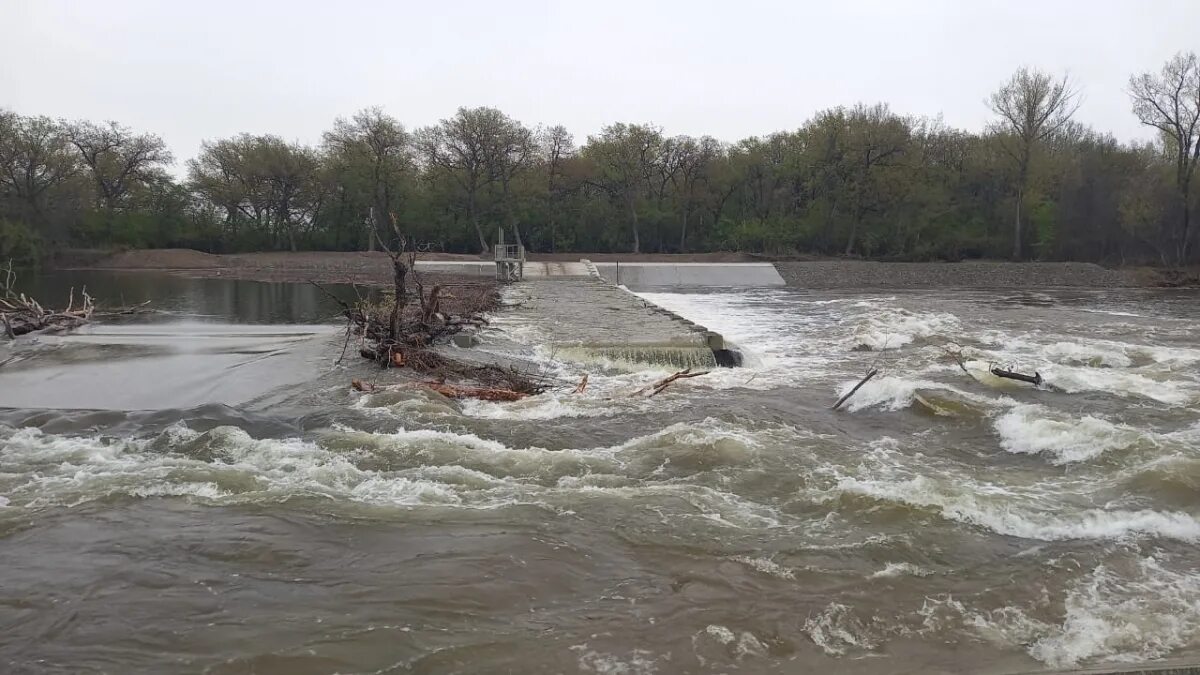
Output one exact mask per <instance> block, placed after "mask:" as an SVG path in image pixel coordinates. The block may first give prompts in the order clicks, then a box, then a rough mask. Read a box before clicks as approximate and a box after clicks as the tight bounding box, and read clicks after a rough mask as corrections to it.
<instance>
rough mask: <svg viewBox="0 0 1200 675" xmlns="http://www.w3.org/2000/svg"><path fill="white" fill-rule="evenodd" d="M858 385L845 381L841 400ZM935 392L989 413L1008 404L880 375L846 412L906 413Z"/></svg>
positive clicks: (937, 384) (950, 388)
mask: <svg viewBox="0 0 1200 675" xmlns="http://www.w3.org/2000/svg"><path fill="white" fill-rule="evenodd" d="M858 382H859V380H846V381H843V382H842V383H841V385H840V386H839V387H838V389H837V396H838V397H839V398H840V397H842V396H845V395H846V394H848V393H850V390H852V389H853V388H854V386H855V385H857V384H858ZM931 390H936V391H947V392H952V393H954V394H955V395H956V396H960V397H962V398H963V399H964V400H967V401H970V402H971V403H973V404H978V405H979V406H981V407H982V408H984V409H985V410H986V409H989V408H993V407H995V406H997V405H1004V404H1005V402H1004V401H1002V400H997V399H993V398H989V397H986V396H981V395H979V394H976V393H974V392H971V391H967V390H965V389H959V388H958V387H955V386H952V385H948V384H945V383H943V382H938V381H935V380H926V379H910V378H907V377H902V376H896V375H877V376H875V377H873V378H871V379H870V380H869V381H868V382H867V383H866V384H864V385H863V386H862V387H860V388H859V389H858V391H856V392H854V396H852V397H850V399H849V400H848V401H846V403H845V404H844V405H843V409H844V410H848V411H849V412H858V411H860V410H867V409H870V408H879V409H881V410H888V411H893V412H894V411H897V410H904V409H906V408H908V407H910V406H912V404H913V402H914V401H915V400H916V397H917V394H918V393H919V392H922V391H931Z"/></svg>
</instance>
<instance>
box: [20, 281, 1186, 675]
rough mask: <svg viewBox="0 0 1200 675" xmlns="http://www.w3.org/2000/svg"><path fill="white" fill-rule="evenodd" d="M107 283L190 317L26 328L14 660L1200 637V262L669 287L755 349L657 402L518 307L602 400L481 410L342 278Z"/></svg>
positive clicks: (692, 650) (996, 669)
mask: <svg viewBox="0 0 1200 675" xmlns="http://www.w3.org/2000/svg"><path fill="white" fill-rule="evenodd" d="M83 280H84V279H67V278H65V277H61V276H60V277H56V278H55V280H54V281H53V282H47V283H48V285H47V283H42V284H41V285H39V286H38V288H41V289H43V290H45V289H48V288H51V287H53V288H61V287H62V286H65V285H67V284H68V283H74V282H77V281H78V282H81V281H83ZM89 280H90V281H91V283H92V288H100V289H101V290H100V291H97V292H98V293H101V294H102V295H107V296H108V297H110V298H112V299H114V301H115V300H116V299H117V298H118V297H123V298H124V300H125V301H126V302H134V301H141V300H143V299H151V300H154V301H155V304H156V306H161V307H163V308H165V309H169V310H170V312H171V313H170V314H168V315H166V316H165V317H164V316H154V317H149V318H138V317H135V318H133V319H131V320H127V321H125V322H122V323H120V324H118V325H107V324H105V325H97V326H93V327H90V328H88V329H86V330H83V331H80V333H79V334H78V335H71V336H63V337H46V338H41V339H39V341H38V342H37V343H36V344H34V345H32V346H25V347H19V348H17V349H15V350H14V349H13V348H12V347H11V346H0V361H4V360H5V358H8V355H9V353H10V352H12V354H13V355H16V356H18V357H21V358H23V359H24V360H18V361H16V362H14V363H10V364H9V365H6V366H4V367H2V368H0V405H4V406H7V407H5V408H0V671H3V672H5V673H14V674H26V673H28V674H35V673H36V674H42V673H114V674H117V673H119V674H133V673H156V674H157V673H209V674H212V675H225V674H233V673H257V674H260V675H267V674H269V675H303V674H308V673H312V674H317V673H322V674H324V673H335V672H336V673H347V674H349V673H356V674H358V673H361V674H366V673H406V672H420V673H474V672H511V673H558V672H584V673H609V674H618V673H619V674H626V673H627V674H638V673H725V672H747V673H758V672H768V673H769V672H779V673H794V672H845V673H896V672H910V673H956V672H964V671H970V672H981V673H1012V672H1031V671H1038V670H1043V669H1050V670H1054V669H1066V668H1072V667H1076V666H1088V665H1094V664H1099V663H1107V662H1125V663H1130V662H1143V661H1152V660H1157V659H1175V660H1178V659H1188V658H1193V657H1200V565H1198V564H1197V548H1196V547H1197V543H1200V499H1198V496H1200V410H1198V409H1197V402H1198V401H1200V372H1198V367H1200V331H1198V330H1197V328H1198V323H1197V317H1200V296H1198V295H1197V294H1196V293H1194V292H1187V291H1143V290H1122V291H1105V292H1101V291H1078V290H1073V291H1044V292H1026V293H1014V292H1012V291H1004V292H987V291H936V292H935V291H911V292H904V291H895V292H879V291H866V292H826V291H822V292H808V291H803V290H794V289H770V290H763V289H756V290H745V289H742V290H732V289H702V290H692V291H689V292H678V289H674V290H673V289H644V290H642V291H641V293H642V295H643V297H644V298H646V299H648V300H650V301H652V302H654V303H657V304H659V305H661V306H663V307H666V308H668V309H670V310H673V311H675V312H677V313H679V314H681V315H683V316H685V317H687V318H689V319H692V320H695V321H697V322H700V323H703V324H705V325H706V326H708V327H709V328H712V329H714V330H717V331H720V332H722V333H723V334H724V335H725V336H726V337H727V338H729V339H730V340H732V341H733V342H735V343H736V344H737V345H738V346H739V347H740V348H741V349H742V350H743V352H744V353H745V357H746V367H744V368H740V369H724V370H719V371H716V372H713V373H710V374H708V375H705V376H702V377H699V378H695V379H692V380H687V381H682V382H680V383H677V384H676V385H675V386H673V387H672V388H670V389H668V390H667V391H666V392H664V393H663V394H662V395H661V396H658V397H655V398H653V399H645V398H629V397H628V396H627V393H628V392H630V391H632V390H634V389H637V388H638V387H640V386H642V385H644V384H646V383H647V382H649V381H651V380H653V379H655V378H656V377H661V374H662V372H663V371H662V370H659V369H656V368H654V367H652V366H645V365H642V366H636V365H631V364H622V363H608V364H596V363H591V364H588V365H586V366H585V365H581V364H574V363H571V362H569V361H565V360H562V359H560V358H558V357H557V356H556V355H555V354H554V353H553V352H549V351H547V350H545V349H544V348H542V347H541V346H540V345H541V344H542V342H543V341H544V338H545V337H546V336H547V333H548V331H549V330H551V329H548V328H547V327H545V326H542V325H533V324H530V323H528V322H523V321H522V319H521V316H520V313H519V312H509V313H504V314H501V315H500V316H498V317H497V318H496V320H495V321H494V322H493V326H492V328H490V329H488V330H487V331H485V333H484V334H483V343H482V344H481V345H480V347H479V349H482V350H488V349H503V350H508V351H511V350H513V349H519V350H524V352H525V353H526V354H527V355H528V357H529V358H533V359H536V360H538V361H539V362H540V363H541V367H542V368H544V369H545V370H546V371H547V372H550V373H553V374H555V375H557V376H559V377H561V378H562V379H563V380H566V381H574V380H577V379H578V378H579V376H580V375H581V374H582V373H583V372H585V371H586V372H589V373H590V385H589V388H588V390H587V392H586V393H585V394H583V395H575V394H572V393H570V392H569V391H568V390H564V391H560V392H553V393H550V394H546V395H542V396H539V397H535V398H531V399H527V400H524V401H520V402H516V403H484V402H463V403H459V402H451V401H447V400H444V399H442V398H440V397H439V396H437V395H435V394H431V393H427V392H423V391H421V390H419V389H414V388H407V387H406V388H398V389H393V390H386V391H380V392H375V393H358V392H355V391H352V390H351V389H350V387H349V386H347V384H348V381H349V379H350V378H351V377H365V378H376V377H379V379H380V381H381V382H382V381H384V378H383V377H380V376H379V375H378V372H377V371H374V370H372V369H371V367H370V366H369V365H368V364H365V363H360V362H358V359H348V360H347V361H346V362H343V363H342V364H340V365H339V364H335V361H336V359H337V356H338V353H339V352H340V350H341V347H342V343H343V335H342V332H341V327H340V326H338V325H337V324H335V323H332V322H331V319H330V317H331V316H332V315H333V314H334V313H335V311H336V307H330V306H329V304H328V302H327V301H326V300H324V299H322V298H321V296H320V295H319V294H315V293H313V291H314V290H315V289H312V288H311V287H304V286H295V285H284V284H254V283H253V282H232V281H225V280H179V279H174V278H166V277H154V276H148V275H137V274H135V275H124V276H122V275H113V276H111V277H109V276H105V275H99V276H93V277H89ZM341 292H346V289H342V291H341ZM231 298H234V299H235V300H231ZM238 298H240V300H237V299H238ZM251 306H253V307H254V309H248V308H249V307H251ZM947 349H951V350H956V351H960V352H961V353H962V355H963V357H964V365H965V366H966V370H967V372H964V370H963V369H960V367H959V366H958V365H957V364H956V363H955V361H954V360H953V359H951V358H949V357H948V356H947V354H946V350H947ZM24 357H29V358H24ZM992 364H996V365H1003V366H1011V367H1013V368H1017V369H1020V370H1022V371H1037V372H1040V373H1041V375H1042V376H1043V378H1044V379H1045V381H1046V383H1047V384H1046V386H1044V387H1042V388H1040V389H1034V388H1032V387H1031V386H1029V385H1025V384H1020V383H1014V382H1011V381H1004V380H998V379H997V378H995V377H994V376H992V375H990V373H989V372H988V368H989V366H990V365H992ZM871 367H877V368H879V369H880V374H879V375H878V376H877V377H875V378H874V379H873V380H872V381H870V382H869V383H868V384H866V385H865V386H864V387H863V388H862V389H861V390H859V391H858V392H857V393H856V394H855V395H854V396H853V397H852V398H851V399H850V400H849V402H848V403H847V404H846V406H845V407H844V408H843V409H842V410H840V411H837V412H834V411H831V410H830V405H831V404H832V403H833V401H834V400H836V399H837V398H838V396H839V395H840V394H842V393H845V392H847V391H849V389H850V387H852V386H853V385H854V384H855V383H856V382H857V381H858V380H859V378H860V377H862V375H863V374H864V373H865V372H866V371H867V370H868V369H869V368H871ZM56 392H57V393H56ZM212 401H218V402H215V403H214V402H212ZM64 402H65V403H64Z"/></svg>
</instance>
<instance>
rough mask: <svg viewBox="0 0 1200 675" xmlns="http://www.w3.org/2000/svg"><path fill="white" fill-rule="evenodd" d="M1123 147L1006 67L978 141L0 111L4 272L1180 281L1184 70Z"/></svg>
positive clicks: (1192, 75)
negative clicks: (178, 258)
mask: <svg viewBox="0 0 1200 675" xmlns="http://www.w3.org/2000/svg"><path fill="white" fill-rule="evenodd" d="M1128 93H1129V97H1130V105H1131V114H1133V115H1136V116H1137V117H1138V118H1139V119H1140V120H1141V121H1142V122H1143V123H1144V124H1146V125H1148V126H1149V127H1152V128H1153V129H1155V130H1156V132H1157V138H1156V141H1155V142H1152V143H1146V144H1126V143H1121V142H1118V141H1117V140H1116V139H1114V138H1113V137H1112V136H1111V135H1109V134H1106V133H1104V132H1102V131H1097V130H1094V129H1090V128H1088V127H1086V126H1083V125H1082V124H1080V123H1078V122H1077V121H1076V120H1074V119H1073V116H1074V112H1075V109H1076V107H1077V104H1078V100H1079V94H1080V91H1079V88H1078V86H1077V84H1076V83H1074V82H1072V81H1070V80H1069V79H1067V78H1057V77H1054V76H1051V75H1047V74H1045V73H1043V72H1040V71H1036V70H1029V69H1023V70H1020V71H1018V72H1017V73H1015V74H1014V75H1013V77H1012V78H1011V79H1010V80H1009V81H1008V82H1005V83H1002V84H1001V85H1000V86H999V87H998V89H997V90H996V92H995V93H994V94H993V95H992V96H991V97H990V98H989V99H988V100H987V101H983V102H981V103H980V105H987V106H989V107H990V109H991V110H992V111H993V112H994V115H995V116H994V123H993V124H991V125H990V126H989V127H988V128H987V129H984V130H981V131H979V132H971V131H964V130H959V129H953V128H950V127H947V126H946V125H945V124H943V123H942V122H941V121H940V120H939V119H929V118H920V117H912V116H906V115H903V114H901V113H900V112H897V111H894V110H892V109H891V108H889V107H888V106H887V105H886V104H872V105H867V104H859V105H854V106H851V107H839V108H833V109H830V110H823V111H820V112H818V113H816V114H815V115H813V116H812V117H811V118H810V119H808V120H807V121H805V122H803V124H801V125H800V126H799V127H798V128H797V129H795V130H791V131H781V132H778V133H774V134H771V135H769V136H765V137H753V138H747V139H744V140H741V141H738V142H735V143H728V142H724V141H720V140H718V139H715V138H711V137H707V136H705V137H701V138H693V137H688V136H670V135H668V134H667V133H665V132H664V130H663V129H661V128H659V127H657V126H654V125H652V124H631V123H621V122H618V123H614V124H612V125H609V126H607V127H605V128H604V129H602V130H601V131H600V132H599V133H598V134H596V135H594V136H588V137H587V138H585V139H576V138H574V137H572V135H571V133H570V132H569V131H568V130H566V129H565V128H563V127H561V126H551V127H539V128H530V127H528V126H526V125H524V124H522V123H521V122H520V121H518V120H514V119H512V118H510V117H508V116H507V115H505V114H504V113H502V112H501V111H499V110H495V109H492V108H471V109H467V108H463V109H459V110H458V111H457V113H455V114H454V115H453V116H451V117H449V118H447V119H445V120H442V121H441V123H439V124H437V125H435V126H431V127H426V128H419V129H408V128H405V127H404V126H403V125H402V124H401V123H400V121H398V120H397V119H396V118H395V117H393V116H392V115H390V114H389V113H387V112H385V111H383V110H381V109H378V108H372V109H367V110H363V111H361V112H359V113H357V114H355V115H353V116H352V117H349V118H346V119H338V120H336V121H334V122H333V124H332V126H331V128H330V129H329V130H328V131H326V132H325V133H324V134H323V136H322V141H321V143H320V144H319V145H317V146H308V145H303V144H300V143H296V142H290V141H287V140H285V139H283V138H280V137H278V136H272V135H263V136H255V135H250V134H242V135H239V136H235V137H233V138H223V139H213V140H210V141H207V142H205V143H204V144H203V145H202V147H201V148H200V150H199V154H198V155H197V156H196V157H195V158H194V159H189V160H187V161H186V162H185V163H184V166H185V167H186V170H185V171H184V172H183V175H185V177H184V178H183V179H179V178H177V177H176V174H175V173H173V172H172V171H171V170H170V169H171V168H172V167H173V166H175V165H174V162H175V161H176V158H175V157H173V156H172V154H171V152H170V151H169V150H168V148H167V147H166V144H165V143H164V142H163V140H162V139H161V138H160V137H158V136H156V135H154V134H153V133H150V132H146V131H142V130H134V129H129V128H127V127H125V126H123V125H121V124H119V123H116V122H105V123H94V122H88V121H66V120H54V119H49V118H46V117H38V116H24V115H20V114H17V113H15V112H12V111H7V110H3V109H0V257H3V258H9V257H13V258H17V259H19V260H23V261H27V262H28V261H33V260H36V259H37V258H39V257H40V256H42V255H44V254H46V253H47V252H50V251H53V250H55V249H58V248H63V247H190V248H197V249H200V250H205V251H210V252H234V251H256V250H305V249H310V250H311V249H316V250H368V249H372V248H374V246H375V241H374V238H373V237H372V236H371V233H372V232H373V231H374V229H375V228H374V227H373V225H382V226H385V227H383V230H384V231H389V230H390V229H391V227H390V222H389V221H391V219H393V218H394V219H395V223H396V224H397V226H398V227H399V228H401V229H402V230H403V231H405V232H406V233H408V234H409V235H410V236H411V238H412V239H415V240H417V241H420V242H423V243H425V244H426V245H427V246H429V247H430V248H431V249H433V250H441V251H452V252H478V251H480V250H482V249H486V248H487V247H488V245H489V243H491V242H492V241H493V240H494V239H495V236H496V233H497V229H498V227H503V228H504V229H505V231H506V232H509V233H511V236H512V237H515V238H518V239H519V240H520V241H522V242H523V243H524V244H525V246H526V247H527V248H529V249H530V250H533V251H554V252H567V251H634V252H637V251H640V252H667V253H669V252H699V251H712V250H741V251H752V252H762V253H767V254H774V255H795V254H818V255H847V256H862V257H871V258H879V259H892V260H958V259H963V258H981V257H986V258H1014V259H1036V260H1088V261H1097V262H1103V263H1109V264H1143V263H1152V264H1163V265H1179V264H1189V263H1195V262H1196V261H1197V257H1198V256H1197V253H1196V250H1195V249H1196V248H1200V247H1197V246H1195V245H1194V244H1195V240H1196V236H1195V233H1194V230H1195V229H1196V227H1195V226H1194V225H1193V223H1192V220H1193V219H1194V216H1193V215H1192V213H1191V212H1192V210H1193V207H1194V206H1195V202H1196V192H1197V190H1195V189H1194V188H1195V187H1196V183H1197V182H1198V179H1197V178H1196V176H1195V168H1196V164H1197V160H1198V158H1200V65H1198V64H1197V59H1196V55H1195V54H1180V55H1179V56H1177V57H1175V58H1174V59H1172V60H1171V61H1169V62H1168V63H1167V64H1165V65H1164V66H1163V68H1162V69H1161V71H1159V72H1153V73H1146V74H1138V75H1134V76H1133V77H1131V78H1130V82H1129V87H1128Z"/></svg>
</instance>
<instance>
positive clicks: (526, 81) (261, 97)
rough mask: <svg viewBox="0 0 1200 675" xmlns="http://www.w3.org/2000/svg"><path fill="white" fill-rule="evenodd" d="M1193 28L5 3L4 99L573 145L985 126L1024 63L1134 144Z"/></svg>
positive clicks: (858, 5)
mask: <svg viewBox="0 0 1200 675" xmlns="http://www.w3.org/2000/svg"><path fill="white" fill-rule="evenodd" d="M1198 26H1200V1H1197V0H1146V1H1135V0H1129V1H1126V2H1117V1H1112V0H1087V1H1084V0H1078V1H1067V0H1040V1H1025V0H1003V1H1000V0H997V1H982V0H970V1H965V0H944V1H934V0H930V1H917V0H912V1H909V2H905V1H903V0H891V1H883V0H881V1H878V2H867V1H858V2H854V1H847V0H823V1H821V2H799V1H797V2H783V1H781V2H757V1H748V0H727V1H725V2H707V1H699V0H690V1H687V2H654V1H653V0H641V1H635V2H625V1H623V0H592V1H591V2H526V1H521V0H504V1H500V2H497V1H495V0H491V1H487V2H469V1H465V0H464V1H454V0H444V1H441V2H429V1H425V2H384V1H382V0H381V1H379V2H365V1H360V2H355V1H351V0H289V1H287V2H284V1H282V0H280V1H265V0H262V1H260V0H205V1H203V2H200V1H193V2H183V1H174V0H142V1H137V0H105V1H103V2H101V1H97V0H79V1H78V2H69V1H66V0H0V63H2V64H3V66H0V107H7V108H10V109H13V110H15V111H17V112H19V113H22V114H27V115H32V114H39V115H49V116H51V117H65V118H89V119H95V120H103V119H113V120H117V121H120V122H122V123H124V124H127V125H130V126H132V127H135V128H137V129H139V130H146V131H153V132H155V133H158V134H160V135H162V136H163V138H165V139H166V141H167V143H168V144H169V145H170V146H171V148H172V149H173V151H174V152H175V154H176V156H177V157H179V158H180V159H186V158H188V157H192V156H194V155H195V154H196V152H197V150H198V148H199V145H200V141H201V140H203V139H214V138H220V137H224V136H229V135H232V134H236V133H238V132H242V131H247V132H252V133H267V132H271V133H276V134H279V135H281V136H283V137H285V138H287V139H289V140H300V141H303V142H316V141H318V140H319V139H320V134H321V131H323V130H324V129H326V128H328V127H329V126H330V124H331V122H332V121H333V119H334V118H335V117H337V116H347V115H350V114H352V113H353V112H355V111H356V110H358V109H360V108H363V107H365V106H371V105H379V106H383V107H384V108H385V109H386V110H387V111H389V112H390V113H392V114H393V115H395V116H396V117H397V118H399V119H400V120H401V121H402V122H404V123H405V125H407V126H410V127H412V126H422V125H426V124H430V123H433V122H436V121H437V120H438V119H440V118H443V117H447V116H449V115H451V114H453V112H454V110H455V109H456V108H457V107H458V106H479V105H487V106H494V107H497V108H500V109H501V110H503V111H504V112H506V113H508V114H509V115H511V116H513V117H515V118H517V119H520V120H522V121H524V122H525V123H527V124H529V125H531V126H533V125H537V124H554V123H561V124H564V125H566V126H567V128H568V129H570V130H571V131H572V132H573V133H574V134H575V135H576V138H577V139H578V140H580V141H582V140H583V139H584V137H585V136H587V135H588V134H591V133H595V132H596V131H598V130H599V129H600V127H601V126H603V125H605V124H607V123H610V122H613V121H629V122H654V123H657V124H660V125H662V126H663V127H664V128H665V129H666V131H667V133H669V134H679V133H686V134H693V135H700V134H711V135H713V136H716V137H718V138H720V139H722V140H737V139H739V138H742V137H745V136H750V135H756V134H764V133H769V132H771V131H776V130H780V129H792V128H795V127H797V126H799V125H800V124H801V123H803V122H804V120H805V119H807V118H809V117H810V116H812V114H813V113H814V112H815V111H817V110H820V109H822V108H826V107H830V106H835V105H841V104H847V105H849V104H853V103H855V102H858V101H864V102H876V101H884V102H887V103H889V104H891V106H892V108H893V109H894V110H896V111H898V112H901V113H905V114H916V115H930V116H933V115H938V114H941V115H942V116H943V117H944V119H945V121H946V122H947V123H948V124H950V125H953V126H958V127H964V128H967V129H971V130H978V129H980V128H982V126H983V125H984V124H985V123H986V122H987V121H988V119H989V117H990V113H989V111H988V109H987V107H986V105H985V104H984V99H985V97H986V96H987V95H988V93H989V92H991V91H992V90H994V89H995V88H996V87H997V86H998V85H999V84H1000V83H1001V82H1002V81H1003V80H1005V79H1006V78H1007V77H1008V76H1009V75H1010V74H1011V73H1012V72H1013V70H1015V69H1016V68H1018V67H1019V66H1022V65H1031V66H1036V67H1039V68H1042V69H1045V70H1048V71H1051V72H1053V73H1056V74H1061V73H1070V75H1071V77H1072V78H1073V79H1074V80H1075V81H1077V82H1078V84H1079V85H1080V87H1081V88H1082V90H1083V96H1084V99H1083V105H1082V107H1081V108H1080V110H1079V113H1078V117H1077V119H1079V120H1080V121H1081V122H1083V123H1085V124H1089V125H1092V126H1094V127H1097V128H1099V129H1103V130H1108V131H1111V132H1112V133H1114V134H1116V135H1117V137H1118V138H1121V139H1125V140H1128V139H1133V138H1146V137H1148V136H1149V134H1147V133H1146V132H1145V130H1144V129H1142V128H1140V127H1139V125H1138V124H1137V121H1136V120H1135V119H1134V117H1133V115H1132V114H1131V113H1130V111H1129V102H1128V99H1127V97H1126V94H1125V88H1126V84H1127V82H1128V78H1129V75H1130V74H1131V73H1133V72H1140V71H1145V70H1157V69H1158V68H1159V67H1160V66H1161V65H1162V63H1163V62H1164V61H1165V60H1166V59H1167V58H1169V57H1170V56H1171V55H1172V54H1174V53H1175V52H1177V51H1180V50H1196V49H1200V31H1198V30H1197V27H1198ZM177 170H178V169H177Z"/></svg>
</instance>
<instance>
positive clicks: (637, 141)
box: [584, 122, 663, 253]
mask: <svg viewBox="0 0 1200 675" xmlns="http://www.w3.org/2000/svg"><path fill="white" fill-rule="evenodd" d="M662 149H663V135H662V130H661V129H659V128H658V127H656V126H653V125H649V124H625V123H622V122H618V123H616V124H611V125H609V126H607V127H604V129H603V130H601V132H600V135H599V136H589V137H588V144H587V147H585V148H584V153H585V154H587V155H588V156H589V157H590V158H591V159H592V161H593V162H594V163H595V165H596V168H597V170H598V172H599V176H598V180H596V181H593V182H592V184H593V185H595V186H596V187H599V188H601V189H602V190H604V191H605V192H607V193H608V194H609V195H611V196H612V197H613V198H615V199H618V200H620V201H621V202H622V203H623V205H624V207H625V209H626V210H627V212H628V213H629V220H630V225H631V227H632V230H633V252H634V253H640V252H641V246H642V244H641V235H640V233H639V231H638V212H637V201H638V198H639V197H641V196H642V194H643V193H644V192H645V191H646V186H647V184H648V182H649V179H650V175H651V172H652V171H653V170H654V167H655V165H656V162H658V161H659V159H660V156H661V154H662Z"/></svg>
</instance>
